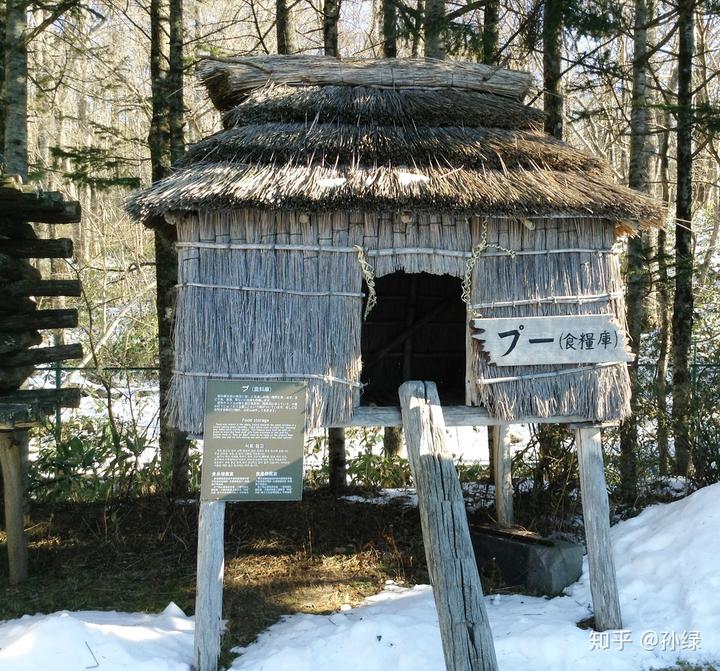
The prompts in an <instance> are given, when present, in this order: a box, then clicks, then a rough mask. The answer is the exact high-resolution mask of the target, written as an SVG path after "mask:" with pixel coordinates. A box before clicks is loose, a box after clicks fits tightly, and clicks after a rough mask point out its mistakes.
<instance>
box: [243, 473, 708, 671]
mask: <svg viewBox="0 0 720 671" xmlns="http://www.w3.org/2000/svg"><path fill="white" fill-rule="evenodd" d="M719 527H720V484H717V485H713V486H711V487H706V488H705V489H702V490H700V491H698V492H696V493H695V494H693V495H691V496H690V497H688V498H686V499H683V500H682V501H678V502H675V503H672V504H667V505H658V506H653V507H651V508H648V509H646V510H645V511H644V512H643V513H642V514H641V515H639V516H638V517H636V518H634V519H631V520H628V521H626V522H621V523H620V524H618V525H617V526H615V527H614V528H613V529H612V538H613V546H614V554H615V562H616V569H617V574H618V586H619V591H620V599H621V609H622V613H623V620H624V622H623V623H624V626H625V629H624V630H622V631H614V632H609V633H608V634H607V636H606V637H605V636H601V635H597V634H595V633H593V632H590V631H588V630H583V629H580V628H578V627H577V626H576V623H577V622H578V621H580V620H582V619H584V618H586V617H588V616H589V615H590V588H589V583H588V574H587V562H586V565H585V567H584V572H583V576H582V578H581V579H580V581H579V582H578V583H575V584H574V585H572V586H571V588H570V589H569V590H568V594H567V595H566V596H562V597H557V598H554V599H544V598H537V597H527V596H523V595H503V596H499V595H496V596H491V597H489V598H488V599H487V609H488V615H489V618H490V626H491V627H492V631H493V636H494V639H495V646H496V650H497V655H498V661H499V666H500V669H501V671H516V670H519V669H523V670H524V671H545V670H547V671H550V670H552V671H565V670H567V671H600V670H603V671H604V670H606V669H607V670H612V671H639V670H640V669H643V668H659V667H663V666H668V665H671V664H673V663H674V662H675V661H677V660H678V659H683V660H688V661H691V662H701V661H715V662H717V661H718V660H720V575H718V572H717V557H718V554H719V553H720V535H719V534H718V533H717V529H718V528H719ZM232 668H233V671H260V670H261V669H262V671H287V670H289V669H293V671H331V670H335V669H342V670H344V671H361V670H362V671H365V670H367V671H374V670H375V669H381V668H393V669H397V671H405V670H406V669H407V670H408V671H410V670H411V669H412V670H413V671H439V670H440V669H443V668H444V666H443V658H442V648H441V645H440V636H439V633H438V629H437V616H436V613H435V609H434V604H433V599H432V592H431V591H430V589H429V587H427V586H420V587H414V588H412V589H405V588H401V587H397V586H395V585H389V586H388V587H387V588H386V589H385V591H384V592H383V593H382V594H380V595H378V596H375V597H371V598H370V599H367V600H366V601H365V603H364V604H363V605H361V606H360V607H359V608H355V609H353V610H350V611H347V612H340V613H334V614H333V615H330V616H319V615H295V616H292V617H289V618H287V619H286V620H285V621H283V622H281V623H279V624H276V625H274V626H273V627H270V629H268V630H267V631H266V632H264V633H263V634H262V635H261V636H260V637H259V639H258V641H257V642H256V643H254V644H253V645H251V646H249V647H248V648H246V649H245V650H244V651H243V652H242V654H241V655H240V657H239V658H238V659H237V660H236V662H235V664H234V665H233V667H232Z"/></svg>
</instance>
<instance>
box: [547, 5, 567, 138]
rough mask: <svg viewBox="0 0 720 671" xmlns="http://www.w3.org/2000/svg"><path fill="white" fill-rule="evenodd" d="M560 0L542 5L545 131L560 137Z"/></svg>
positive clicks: (561, 124) (561, 116)
mask: <svg viewBox="0 0 720 671" xmlns="http://www.w3.org/2000/svg"><path fill="white" fill-rule="evenodd" d="M562 7H563V3H562V0H545V4H544V5H543V12H544V13H543V87H544V90H545V93H544V98H543V100H544V110H545V132H546V133H549V134H550V135H552V136H553V137H556V138H558V140H562V137H563V97H562V92H561V89H560V82H561V78H562V60H561V59H562Z"/></svg>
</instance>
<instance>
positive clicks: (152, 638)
mask: <svg viewBox="0 0 720 671" xmlns="http://www.w3.org/2000/svg"><path fill="white" fill-rule="evenodd" d="M193 629H194V624H193V621H192V619H191V618H188V617H186V616H185V614H184V613H183V612H182V611H181V610H180V609H179V608H178V607H177V606H176V605H175V604H170V605H169V606H168V607H167V608H166V609H165V611H164V612H162V613H161V614H160V615H146V614H144V613H115V612H97V611H80V612H75V613H70V612H67V611H63V612H61V613H53V614H52V615H32V616H30V615H26V616H25V617H23V618H21V619H19V620H12V621H11V622H6V623H4V624H0V669H2V671H81V670H84V669H96V668H97V669H99V670H100V671H120V670H121V669H123V670H125V669H127V670H132V671H188V669H189V661H190V660H191V659H192V649H193Z"/></svg>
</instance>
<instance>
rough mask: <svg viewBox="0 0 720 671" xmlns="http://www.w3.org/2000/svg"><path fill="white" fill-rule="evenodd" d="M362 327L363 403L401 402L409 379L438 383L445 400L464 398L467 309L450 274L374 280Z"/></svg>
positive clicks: (394, 275)
mask: <svg viewBox="0 0 720 671" xmlns="http://www.w3.org/2000/svg"><path fill="white" fill-rule="evenodd" d="M375 291H376V293H377V305H376V306H375V307H374V308H373V310H372V312H371V313H370V315H369V316H368V318H367V319H366V320H365V321H364V322H363V328H362V359H363V370H362V377H361V380H362V382H363V384H365V385H366V386H365V389H364V391H363V396H362V404H363V405H391V406H396V405H398V403H399V401H398V393H397V390H398V387H399V386H400V385H401V384H402V383H403V382H405V381H406V380H428V381H432V382H435V383H436V384H437V388H438V394H439V395H440V400H441V401H442V402H443V404H445V405H463V404H464V403H465V337H466V325H465V322H466V319H467V317H466V309H465V303H463V301H462V282H461V280H460V279H459V278H457V277H452V276H450V275H430V274H428V273H417V274H409V273H404V272H397V273H392V274H390V275H385V276H383V277H378V278H376V280H375Z"/></svg>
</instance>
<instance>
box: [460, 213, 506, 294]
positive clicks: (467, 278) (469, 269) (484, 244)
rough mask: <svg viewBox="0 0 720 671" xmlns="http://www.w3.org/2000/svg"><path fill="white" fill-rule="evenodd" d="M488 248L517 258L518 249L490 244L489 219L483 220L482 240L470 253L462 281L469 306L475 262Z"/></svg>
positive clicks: (463, 292)
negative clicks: (488, 239) (488, 235)
mask: <svg viewBox="0 0 720 671" xmlns="http://www.w3.org/2000/svg"><path fill="white" fill-rule="evenodd" d="M488 249H495V250H497V251H498V252H502V253H504V254H507V255H508V256H510V257H511V258H515V254H516V250H514V249H507V248H506V247H502V246H501V245H496V244H490V243H488V241H487V219H483V222H482V229H481V232H480V242H479V243H478V244H477V245H475V247H473V250H472V253H471V254H470V258H469V259H468V260H467V263H466V264H465V275H464V276H463V281H462V299H463V302H464V303H465V305H467V306H468V307H472V276H473V271H474V270H475V264H476V263H477V260H478V259H479V258H480V257H481V256H483V254H485V252H486V251H487V250H488Z"/></svg>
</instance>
